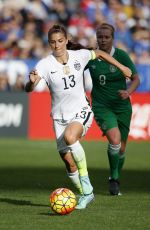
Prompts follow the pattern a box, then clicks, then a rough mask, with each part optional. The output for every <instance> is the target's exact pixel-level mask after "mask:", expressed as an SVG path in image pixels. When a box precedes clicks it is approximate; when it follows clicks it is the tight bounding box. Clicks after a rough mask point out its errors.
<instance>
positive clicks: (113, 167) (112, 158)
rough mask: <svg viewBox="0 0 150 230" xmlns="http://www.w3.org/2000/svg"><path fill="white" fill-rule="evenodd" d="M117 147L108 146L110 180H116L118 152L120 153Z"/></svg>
mask: <svg viewBox="0 0 150 230" xmlns="http://www.w3.org/2000/svg"><path fill="white" fill-rule="evenodd" d="M120 146H121V144H119V145H111V144H109V145H108V150H107V154H108V159H109V166H110V177H111V178H112V179H115V180H116V179H118V177H119V175H118V164H119V151H120Z"/></svg>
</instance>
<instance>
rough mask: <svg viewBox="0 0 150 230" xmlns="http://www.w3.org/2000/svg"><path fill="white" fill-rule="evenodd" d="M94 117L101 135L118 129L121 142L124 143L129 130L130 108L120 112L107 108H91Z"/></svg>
mask: <svg viewBox="0 0 150 230" xmlns="http://www.w3.org/2000/svg"><path fill="white" fill-rule="evenodd" d="M93 112H94V117H95V120H96V122H97V124H98V126H99V127H100V128H101V130H102V132H103V135H105V134H106V132H107V131H108V130H110V129H112V128H115V127H118V128H119V130H120V133H121V140H122V141H126V140H127V138H128V134H129V130H130V121H131V116H132V108H131V109H127V110H126V111H122V112H115V111H112V110H111V109H109V108H104V107H103V108H93Z"/></svg>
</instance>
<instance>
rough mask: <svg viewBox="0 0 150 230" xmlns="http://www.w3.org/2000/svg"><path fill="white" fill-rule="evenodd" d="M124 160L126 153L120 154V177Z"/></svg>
mask: <svg viewBox="0 0 150 230" xmlns="http://www.w3.org/2000/svg"><path fill="white" fill-rule="evenodd" d="M124 162H125V154H121V155H119V163H118V176H119V177H120V174H121V170H122V168H123V165H124Z"/></svg>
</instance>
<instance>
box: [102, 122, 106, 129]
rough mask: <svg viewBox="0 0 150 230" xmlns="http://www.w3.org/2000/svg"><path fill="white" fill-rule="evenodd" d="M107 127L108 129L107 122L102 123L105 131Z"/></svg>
mask: <svg viewBox="0 0 150 230" xmlns="http://www.w3.org/2000/svg"><path fill="white" fill-rule="evenodd" d="M106 129H107V125H106V123H105V122H103V124H102V130H103V131H105V130H106Z"/></svg>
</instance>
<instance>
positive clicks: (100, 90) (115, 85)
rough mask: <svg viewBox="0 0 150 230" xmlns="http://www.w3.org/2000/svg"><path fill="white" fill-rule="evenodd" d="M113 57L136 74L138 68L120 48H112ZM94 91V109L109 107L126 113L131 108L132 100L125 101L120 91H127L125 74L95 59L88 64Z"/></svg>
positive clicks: (92, 95) (92, 94) (92, 93)
mask: <svg viewBox="0 0 150 230" xmlns="http://www.w3.org/2000/svg"><path fill="white" fill-rule="evenodd" d="M111 55H112V56H113V57H114V58H115V59H116V60H117V61H119V62H120V63H122V64H124V65H125V66H127V67H129V68H130V69H131V71H132V74H135V73H136V72H137V71H136V68H135V65H134V64H133V62H132V60H131V59H130V57H129V56H128V54H127V53H126V52H125V51H123V50H121V49H118V48H114V47H113V48H112V51H111ZM87 68H89V71H90V74H91V78H92V83H93V89H92V92H91V97H92V107H93V109H94V107H97V106H98V107H102V108H103V107H108V108H110V109H111V110H112V111H113V110H114V111H115V112H121V111H126V110H127V108H130V107H131V103H130V99H129V98H128V99H126V100H123V99H122V98H121V97H120V96H119V93H118V90H126V88H127V84H126V78H125V76H124V75H123V73H122V72H121V71H120V70H119V69H118V68H117V67H115V66H113V65H111V64H109V63H108V62H105V61H102V60H99V59H95V60H91V61H89V63H88V66H87Z"/></svg>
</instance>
